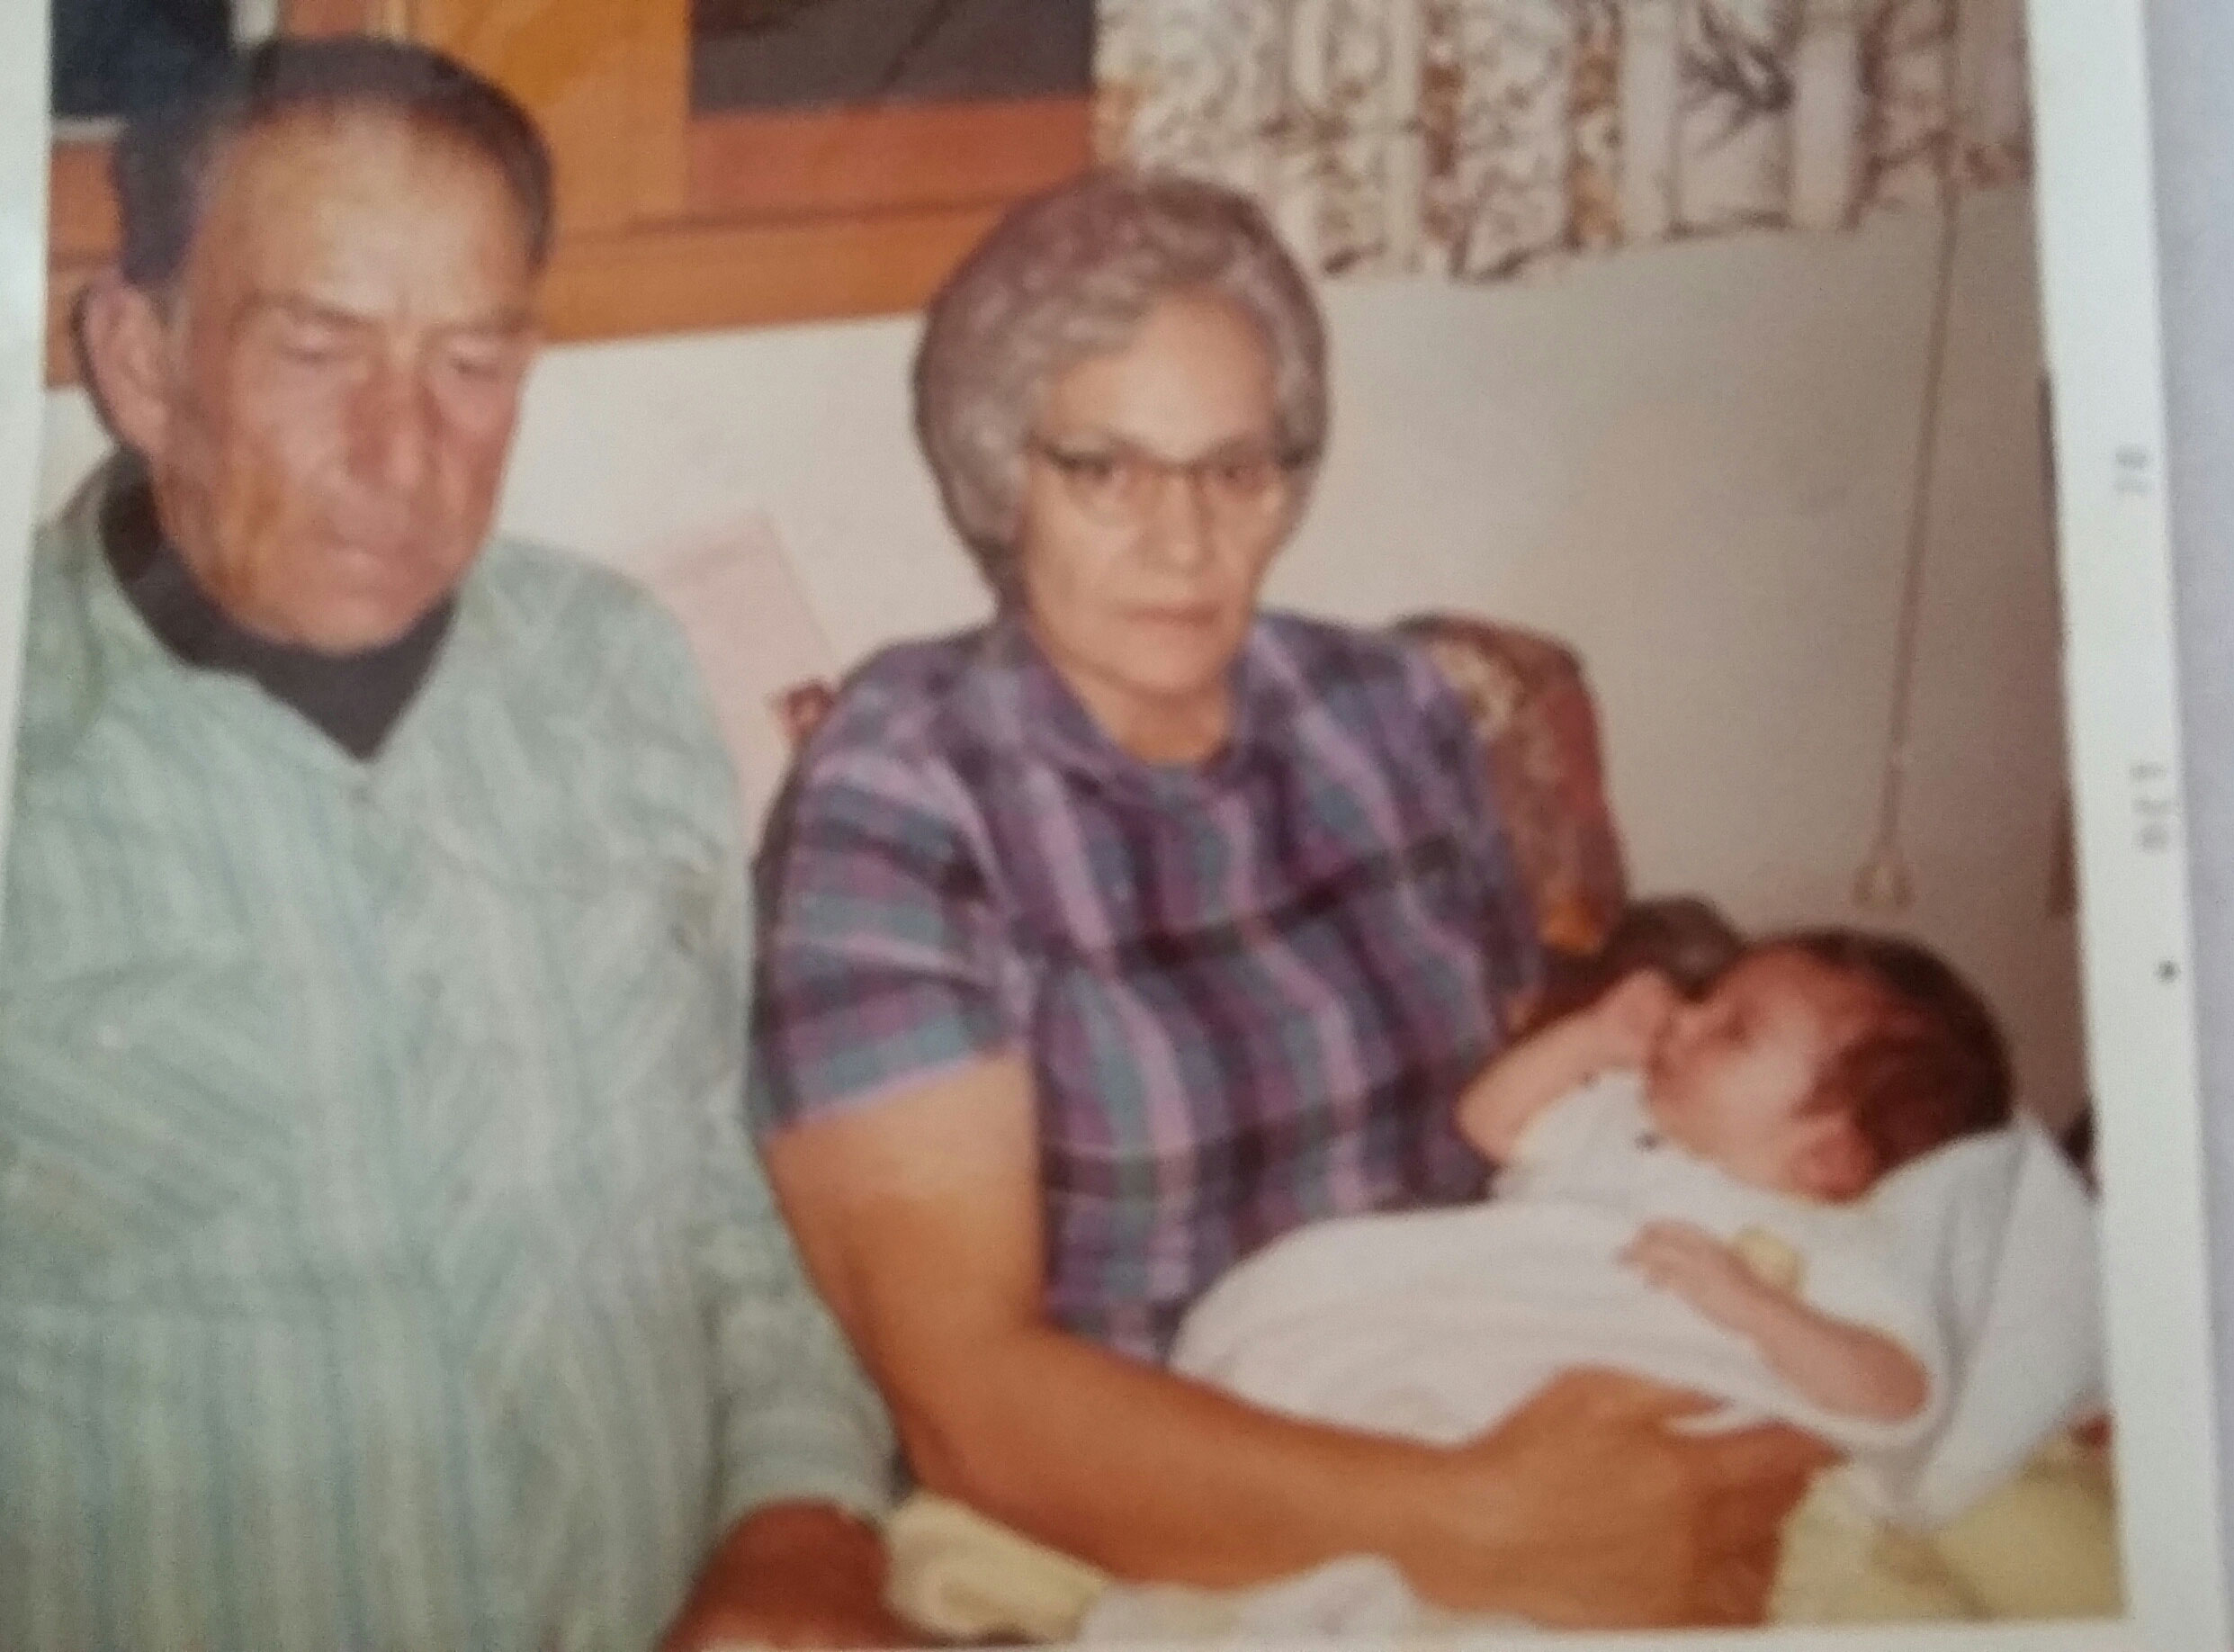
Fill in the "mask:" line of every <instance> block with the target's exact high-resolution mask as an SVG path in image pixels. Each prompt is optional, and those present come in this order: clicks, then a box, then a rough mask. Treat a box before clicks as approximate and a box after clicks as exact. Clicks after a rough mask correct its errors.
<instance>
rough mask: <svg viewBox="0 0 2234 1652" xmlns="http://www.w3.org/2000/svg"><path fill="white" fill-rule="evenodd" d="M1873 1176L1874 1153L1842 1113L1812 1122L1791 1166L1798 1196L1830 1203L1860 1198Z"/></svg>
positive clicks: (1828, 1115) (1827, 1115)
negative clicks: (1800, 1194)
mask: <svg viewBox="0 0 2234 1652" xmlns="http://www.w3.org/2000/svg"><path fill="white" fill-rule="evenodd" d="M1876 1175H1877V1154H1876V1151H1875V1150H1874V1149H1873V1148H1871V1145H1870V1143H1869V1139H1868V1138H1867V1137H1866V1136H1863V1135H1862V1130H1861V1127H1859V1126H1857V1125H1856V1124H1855V1123H1854V1121H1853V1119H1852V1118H1849V1117H1848V1116H1847V1115H1846V1114H1844V1113H1830V1114H1826V1115H1825V1116H1823V1117H1822V1118H1817V1119H1815V1120H1813V1121H1812V1122H1811V1127H1810V1128H1809V1129H1808V1132H1807V1134H1806V1135H1805V1136H1802V1137H1801V1138H1800V1142H1799V1148H1798V1150H1797V1153H1796V1155H1795V1161H1794V1163H1793V1165H1792V1181H1793V1184H1794V1185H1795V1186H1796V1187H1797V1188H1798V1189H1799V1191H1800V1192H1801V1193H1803V1194H1805V1195H1806V1196H1808V1198H1810V1199H1823V1200H1826V1202H1829V1203H1833V1204H1839V1203H1844V1201H1845V1200H1847V1199H1859V1198H1861V1197H1862V1194H1864V1193H1866V1192H1868V1191H1869V1190H1870V1183H1871V1181H1872V1180H1873V1179H1874V1178H1875V1177H1876Z"/></svg>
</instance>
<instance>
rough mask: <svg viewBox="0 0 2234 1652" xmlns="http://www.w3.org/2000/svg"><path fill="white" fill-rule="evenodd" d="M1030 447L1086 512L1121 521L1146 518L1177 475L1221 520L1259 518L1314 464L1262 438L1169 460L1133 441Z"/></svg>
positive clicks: (1033, 443)
mask: <svg viewBox="0 0 2234 1652" xmlns="http://www.w3.org/2000/svg"><path fill="white" fill-rule="evenodd" d="M1026 445H1027V448H1028V449H1029V450H1030V452H1031V453H1033V454H1034V455H1035V456H1036V457H1037V458H1039V459H1041V460H1044V461H1045V462H1046V463H1047V465H1048V467H1049V468H1050V469H1052V470H1053V471H1054V473H1055V474H1056V475H1057V476H1059V477H1061V478H1062V479H1063V489H1064V491H1066V492H1067V493H1068V494H1069V495H1070V497H1071V499H1072V503H1074V504H1076V505H1077V506H1078V507H1079V508H1080V509H1081V510H1082V511H1084V512H1085V513H1086V514H1087V515H1088V516H1094V517H1098V518H1099V519H1100V520H1101V521H1103V522H1106V523H1109V524H1111V525H1118V526H1122V525H1128V524H1132V523H1136V522H1140V521H1143V520H1144V519H1145V518H1146V517H1147V516H1148V514H1149V513H1150V512H1151V511H1152V510H1153V509H1154V508H1155V505H1156V501H1157V500H1158V499H1159V498H1162V484H1163V483H1164V482H1165V481H1167V480H1175V479H1176V480H1184V481H1186V482H1187V483H1188V484H1189V487H1190V488H1192V489H1193V490H1194V494H1195V497H1196V498H1198V499H1200V500H1201V501H1202V502H1203V505H1204V507H1205V508H1207V510H1208V511H1209V512H1210V514H1211V516H1213V517H1215V518H1216V520H1217V521H1218V522H1220V523H1222V524H1240V523H1246V522H1249V521H1252V520H1253V519H1254V518H1256V517H1258V516H1263V515H1266V514H1268V513H1269V512H1270V510H1271V509H1272V508H1273V507H1275V506H1277V505H1278V503H1279V502H1280V501H1281V500H1282V499H1284V498H1286V497H1287V484H1288V481H1289V480H1290V479H1291V478H1292V477H1293V476H1294V475H1295V473H1296V471H1298V470H1301V469H1302V468H1303V466H1304V465H1305V463H1306V462H1308V455H1306V454H1302V453H1281V452H1279V451H1278V449H1276V448H1273V447H1270V446H1268V445H1267V444H1263V443H1261V442H1248V443H1242V444H1235V445H1233V446H1229V447H1220V448H1216V449H1214V450H1213V451H1211V452H1210V453H1205V454H1203V455H1202V456H1201V457H1199V458H1196V459H1166V458H1163V457H1162V455H1160V454H1157V453H1149V452H1147V451H1146V450H1144V449H1143V448H1138V447H1135V446H1134V445H1133V444H1131V443H1129V442H1108V443H1099V444H1095V445H1093V446H1091V447H1087V446H1079V447H1071V446H1065V445H1063V444H1057V443H1054V442H1050V441H1047V440H1045V438H1044V437H1040V436H1034V437H1032V438H1031V439H1030V440H1029V441H1028V442H1027V444H1026Z"/></svg>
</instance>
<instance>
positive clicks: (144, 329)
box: [72, 270, 173, 459]
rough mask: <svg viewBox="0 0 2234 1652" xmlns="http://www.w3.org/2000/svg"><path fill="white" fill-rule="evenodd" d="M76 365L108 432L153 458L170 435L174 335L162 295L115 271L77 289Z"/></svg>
mask: <svg viewBox="0 0 2234 1652" xmlns="http://www.w3.org/2000/svg"><path fill="white" fill-rule="evenodd" d="M72 321H73V328H72V332H73V334H74V336H75V337H76V344H77V363H78V370H79V373H80V376H82V377H83V378H84V380H85V388H86V389H87V390H88V391H90V392H91V393H92V396H93V399H94V406H95V408H96V409H97V410H98V411H99V413H100V415H101V417H102V422H103V423H104V424H105V425H107V426H108V427H109V434H110V435H112V436H114V437H115V438H116V439H117V441H119V442H120V443H121V444H123V445H124V446H126V447H129V448H131V449H132V450H133V451H134V452H136V453H141V454H143V455H145V456H146V457H148V458H149V459H155V458H157V457H159V456H160V455H161V453H162V452H163V449H164V447H165V445H166V442H167V440H168V437H169V434H170V422H171V381H172V369H173V364H172V340H171V326H170V320H169V319H168V318H167V317H166V315H165V314H164V312H163V307H162V305H161V304H160V302H159V301H157V299H156V298H155V296H154V295H153V294H151V293H149V292H146V291H144V290H143V289H141V288H139V287H136V286H134V285H132V284H131V283H130V282H128V281H126V280H125V279H124V278H123V277H122V276H121V275H119V274H116V273H115V272H114V271H112V270H110V271H103V273H102V274H99V275H96V276H94V279H93V280H92V281H91V282H89V283H86V285H85V288H84V290H83V291H82V292H79V293H78V295H77V304H76V311H75V314H74V315H73V317H72Z"/></svg>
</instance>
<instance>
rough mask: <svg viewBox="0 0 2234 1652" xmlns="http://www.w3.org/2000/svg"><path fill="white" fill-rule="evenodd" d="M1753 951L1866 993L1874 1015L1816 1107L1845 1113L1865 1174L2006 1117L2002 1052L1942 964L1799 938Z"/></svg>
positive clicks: (1968, 990)
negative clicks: (1792, 958) (1864, 1153)
mask: <svg viewBox="0 0 2234 1652" xmlns="http://www.w3.org/2000/svg"><path fill="white" fill-rule="evenodd" d="M1753 950H1754V951H1756V952H1760V951H1772V950H1773V951H1789V952H1797V953H1799V954H1801V955H1802V956H1806V957H1808V958H1810V959H1812V960H1813V961H1815V962H1816V963H1817V964H1820V965H1824V966H1825V967H1826V968H1828V969H1833V970H1836V971H1837V972H1838V973H1840V974H1844V975H1846V976H1848V977H1850V978H1853V979H1855V980H1857V981H1859V982H1861V983H1863V984H1864V985H1866V986H1867V987H1868V988H1869V989H1870V990H1871V992H1872V993H1874V994H1875V995H1876V996H1877V998H1878V999H1879V1001H1880V1003H1881V1004H1882V1006H1883V1010H1882V1013H1880V1014H1878V1015H1876V1016H1873V1017H1871V1019H1870V1021H1869V1023H1868V1024H1867V1025H1866V1026H1865V1027H1864V1028H1862V1031H1861V1032H1860V1033H1859V1034H1857V1035H1856V1036H1855V1037H1853V1038H1852V1039H1850V1040H1849V1041H1848V1042H1847V1043H1846V1045H1845V1046H1844V1047H1843V1048H1842V1049H1841V1050H1840V1051H1839V1052H1838V1053H1837V1054H1836V1055H1835V1056H1833V1057H1832V1059H1831V1062H1830V1064H1829V1065H1828V1066H1827V1067H1826V1070H1825V1071H1824V1073H1823V1074H1822V1077H1821V1078H1820V1079H1819V1080H1818V1082H1817V1100H1818V1101H1819V1102H1820V1103H1821V1104H1822V1105H1823V1106H1826V1107H1835V1108H1840V1109H1844V1110H1845V1111H1846V1112H1847V1113H1848V1114H1849V1116H1851V1117H1852V1118H1853V1121H1854V1124H1855V1126H1856V1127H1857V1128H1858V1129H1859V1130H1860V1131H1861V1133H1862V1139H1863V1140H1864V1141H1865V1142H1866V1143H1867V1144H1868V1145H1869V1148H1870V1152H1871V1155H1872V1157H1873V1158H1874V1160H1875V1165H1874V1171H1875V1174H1876V1175H1879V1176H1883V1175H1887V1174H1889V1173H1890V1172H1893V1171H1896V1170H1898V1169H1899V1168H1900V1167H1901V1166H1902V1165H1904V1164H1906V1163H1908V1162H1909V1161H1910V1160H1912V1159H1919V1158H1922V1157H1923V1156H1924V1154H1927V1153H1930V1152H1931V1151H1932V1150H1933V1149H1934V1148H1936V1147H1942V1146H1944V1145H1946V1144H1948V1143H1949V1142H1951V1141H1955V1140H1958V1139H1959V1138H1960V1137H1962V1136H1973V1135H1977V1134H1978V1133H1980V1132H1983V1131H1987V1130H1996V1129H1999V1128H2000V1127H2002V1126H2004V1125H2005V1124H2007V1123H2008V1122H2009V1118H2010V1107H2011V1103H2010V1081H2009V1052H2008V1046H2006V1045H2005V1043H2004V1042H2003V1039H2002V1036H2001V1029H2000V1028H1998V1027H1997V1026H1996V1025H1995V1022H1994V1017H1993V1012H1992V1011H1991V1010H1987V1007H1986V1001H1985V1000H1983V999H1982V998H1980V997H1979V996H1978V992H1977V991H1976V990H1975V989H1974V988H1972V987H1971V986H1970V984H1969V983H1968V982H1966V981H1964V980H1963V979H1962V977H1961V976H1960V975H1959V974H1956V973H1955V971H1954V970H1953V969H1952V968H1951V967H1950V966H1949V965H1947V964H1946V963H1945V962H1944V961H1943V960H1942V959H1941V958H1940V957H1938V956H1936V955H1934V954H1933V953H1932V952H1929V951H1927V950H1926V949H1925V948H1924V947H1919V946H1917V945H1916V944H1915V942H1913V941H1907V940H1898V939H1896V938H1893V937H1891V936H1884V935H1868V934H1863V933H1861V932H1859V931H1857V930H1853V929H1799V930H1795V931H1793V932H1791V933H1790V934H1786V935H1779V936H1774V937H1772V938H1768V939H1766V940H1763V941H1762V942H1761V943H1760V944H1759V945H1758V946H1757V947H1754V948H1753Z"/></svg>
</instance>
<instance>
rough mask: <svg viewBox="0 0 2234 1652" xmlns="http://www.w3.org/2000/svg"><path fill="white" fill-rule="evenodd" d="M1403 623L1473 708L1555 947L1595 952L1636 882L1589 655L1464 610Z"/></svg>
mask: <svg viewBox="0 0 2234 1652" xmlns="http://www.w3.org/2000/svg"><path fill="white" fill-rule="evenodd" d="M1395 629H1396V631H1397V632H1398V633H1399V634H1401V635H1404V636H1406V637H1409V638H1411V639H1412V640H1413V642H1417V643H1419V644H1420V645H1421V646H1422V647H1423V648H1424V649H1425V650H1426V651H1427V653H1428V657H1429V658H1430V659H1431V660H1433V661H1434V662H1435V665H1436V667H1437V669H1440V671H1441V672H1442V674H1443V676H1444V677H1445V678H1448V679H1449V682H1450V685H1451V687H1454V688H1455V689H1457V690H1458V696H1459V698H1460V699H1461V700H1462V701H1464V702H1465V704H1466V707H1467V711H1468V712H1469V713H1470V714H1472V717H1473V719H1474V727H1475V731H1476V733H1477V734H1479V735H1480V737H1481V742H1482V752H1483V762H1484V767H1485V772H1486V774H1487V776H1488V779H1489V784H1490V790H1491V794H1492V795H1494V797H1495V798H1496V800H1497V804H1498V808H1499V811H1500V813H1502V814H1503V818H1504V822H1505V829H1506V831H1507V833H1508V835H1509V836H1510V839H1511V840H1512V851H1513V857H1514V858H1515V859H1516V860H1517V861H1518V862H1519V866H1520V872H1521V880H1522V882H1523V883H1525V884H1527V886H1528V890H1529V893H1530V898H1531V899H1532V900H1533V901H1534V902H1535V906H1536V920H1537V929H1538V933H1539V937H1540V938H1541V939H1542V941H1543V943H1544V945H1545V946H1546V947H1548V948H1549V949H1550V950H1551V951H1553V952H1554V953H1555V954H1565V955H1567V956H1576V957H1579V956H1588V955H1591V954H1594V953H1595V952H1596V951H1597V950H1598V948H1599V947H1600V946H1601V944H1602V943H1603V942H1604V941H1605V939H1606V938H1607V937H1608V936H1609V935H1610V933H1611V932H1612V930H1613V927H1614V925H1615V924H1616V923H1617V922H1619V920H1620V917H1621V914H1622V911H1623V910H1624V909H1625V908H1626V907H1627V905H1628V878H1627V876H1626V875H1625V873H1624V871H1623V867H1622V858H1621V840H1620V836H1619V832H1618V831H1617V830H1615V828H1614V823H1613V815H1612V811H1611V810H1610V808H1609V806H1608V804H1607V801H1606V785H1605V769H1604V765H1603V761H1602V759H1601V750H1600V745H1599V739H1598V714H1597V710H1596V707H1595V705H1594V704H1593V701H1592V698H1591V692H1590V686H1589V684H1588V683H1587V682H1586V681H1585V680H1584V676H1583V667H1582V662H1581V660H1578V659H1577V658H1576V657H1575V652H1574V651H1573V650H1571V649H1569V648H1567V647H1566V646H1565V645H1564V644H1562V643H1559V642H1554V641H1552V640H1551V639H1550V638H1548V637H1544V636H1539V635H1538V634H1536V633H1532V632H1527V631H1522V630H1520V629H1519V628H1517V627H1514V626H1510V625H1501V624H1494V623H1492V622H1490V621H1486V620H1479V619H1472V618H1467V617H1463V616H1460V615H1447V614H1426V615H1415V616H1413V617H1412V618H1409V619H1405V620H1402V621H1400V622H1398V624H1397V625H1396V627H1395Z"/></svg>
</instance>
